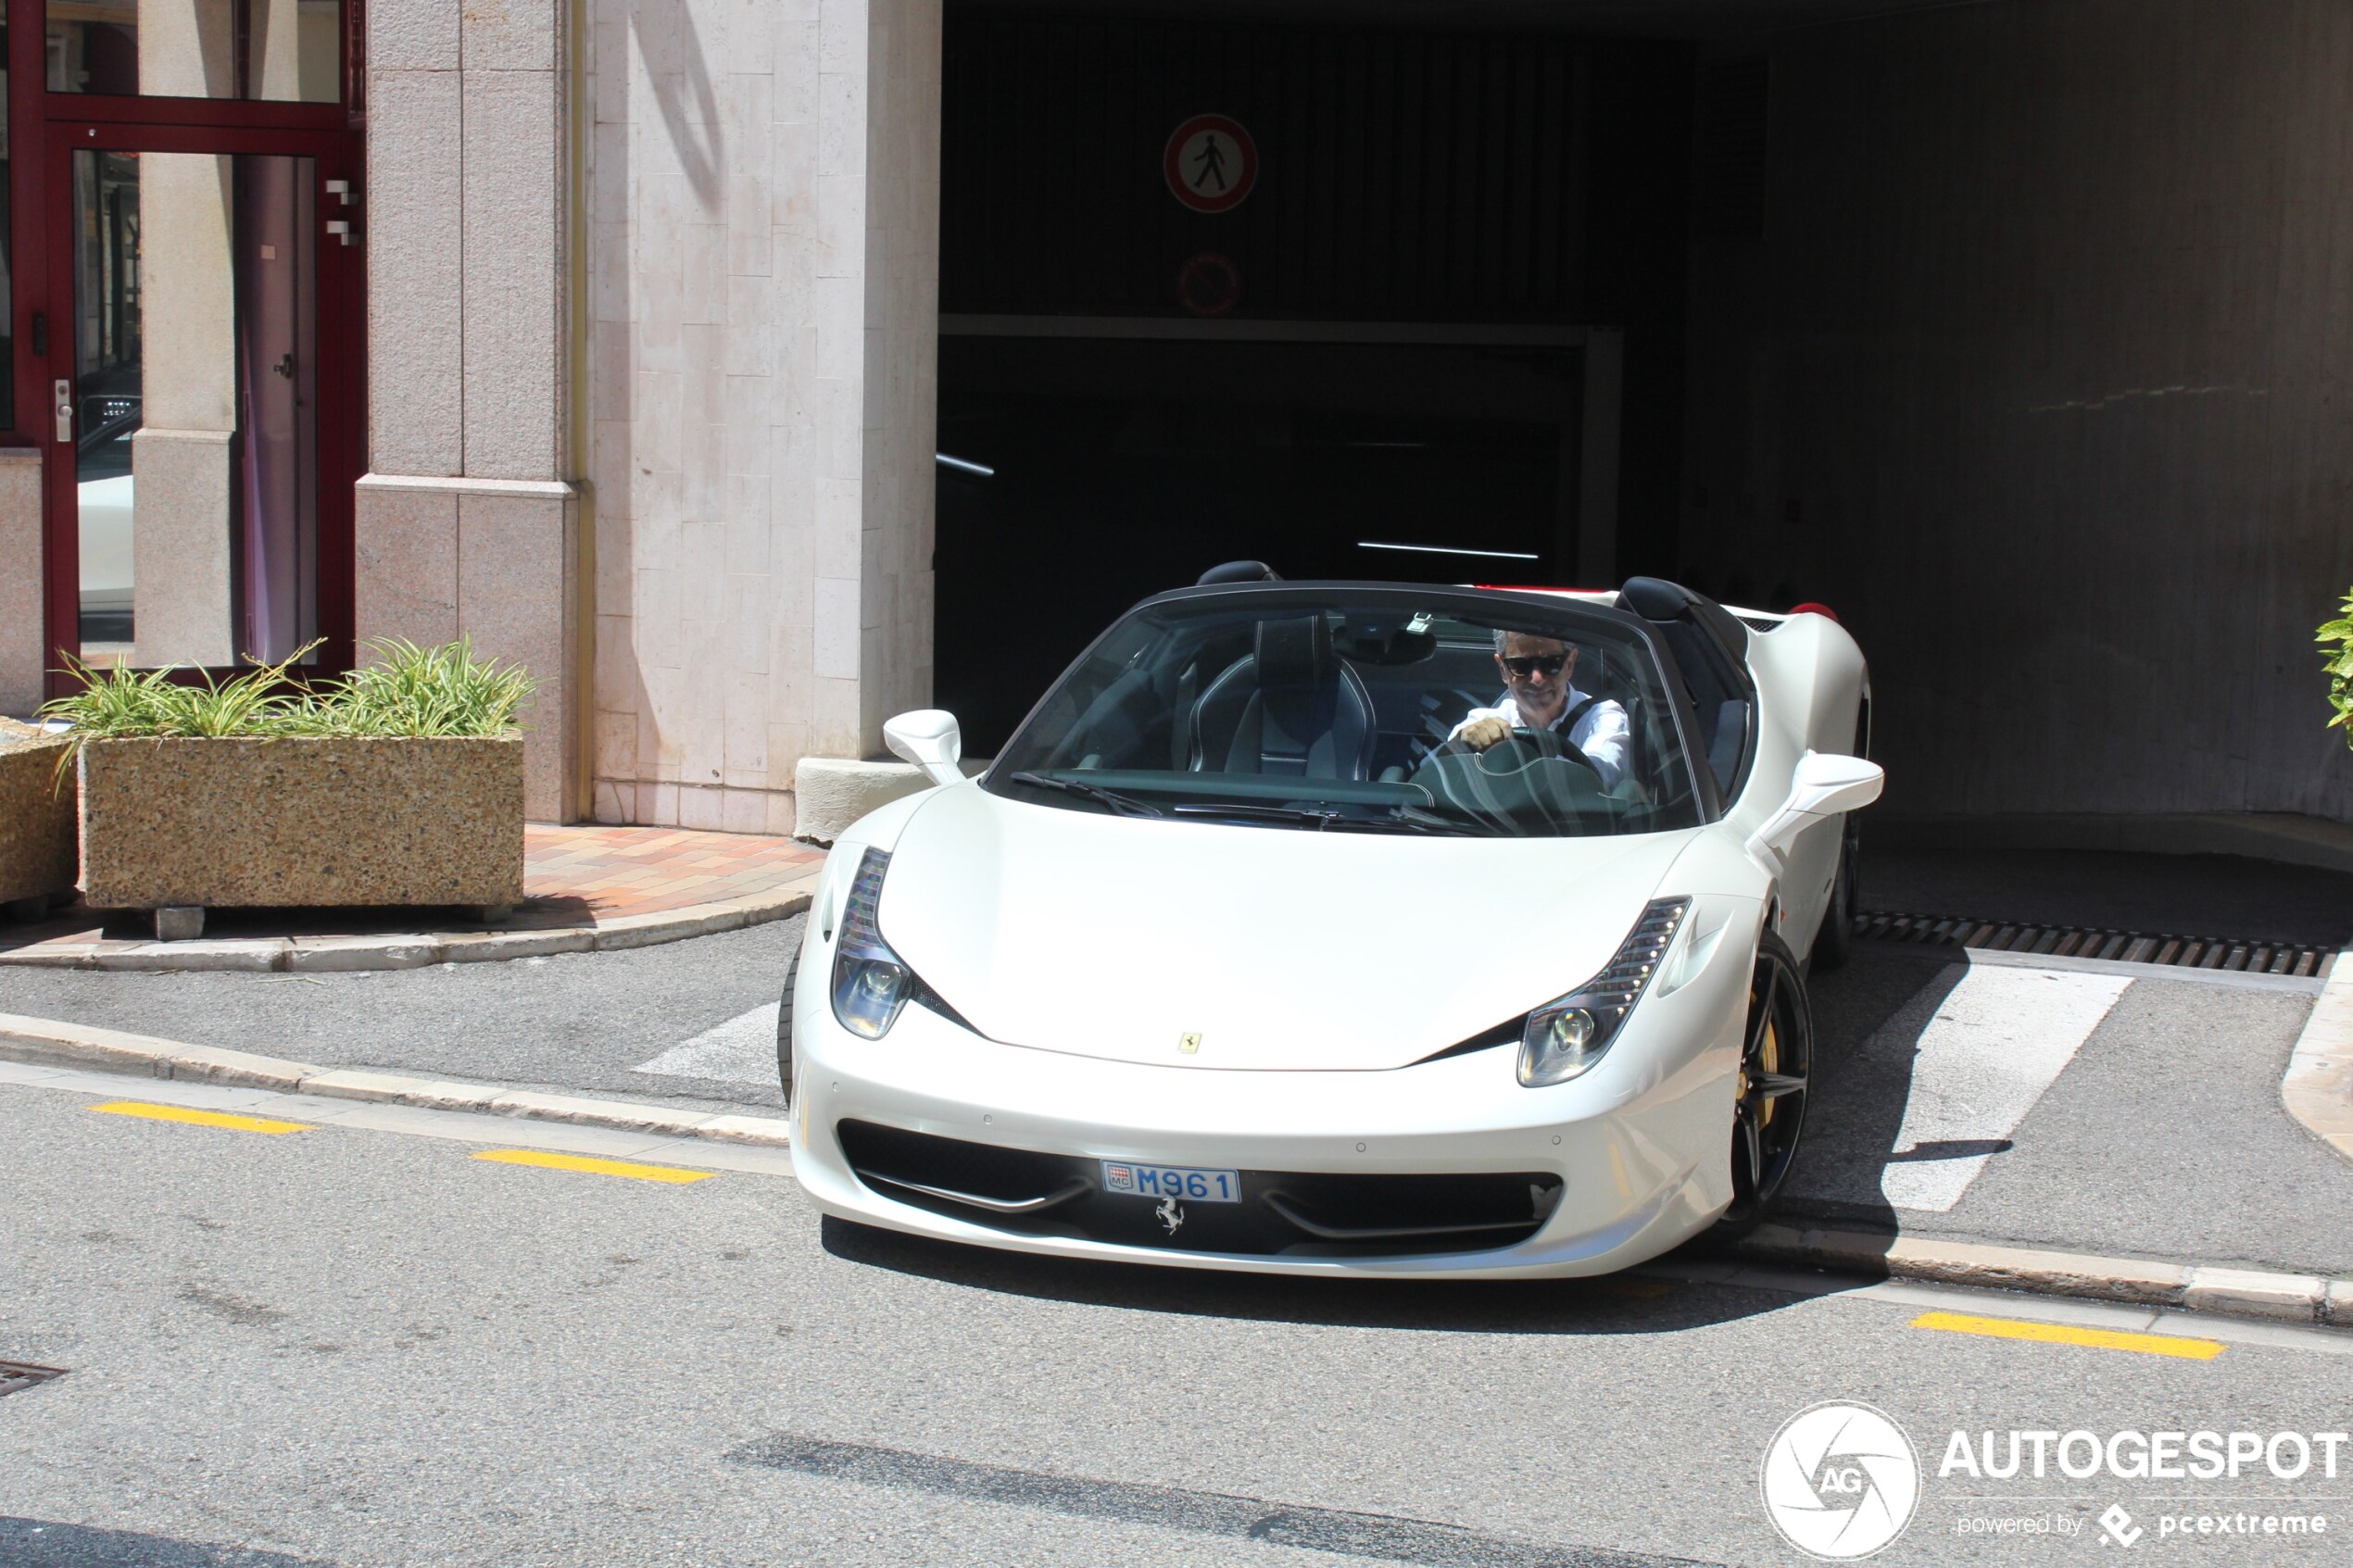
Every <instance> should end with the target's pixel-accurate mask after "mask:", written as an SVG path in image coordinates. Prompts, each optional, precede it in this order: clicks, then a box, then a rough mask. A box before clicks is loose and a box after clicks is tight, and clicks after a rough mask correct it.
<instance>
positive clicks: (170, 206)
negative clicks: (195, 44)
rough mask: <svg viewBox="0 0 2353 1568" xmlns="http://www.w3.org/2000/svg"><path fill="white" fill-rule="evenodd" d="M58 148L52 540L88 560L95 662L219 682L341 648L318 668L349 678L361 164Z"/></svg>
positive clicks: (87, 608)
mask: <svg viewBox="0 0 2353 1568" xmlns="http://www.w3.org/2000/svg"><path fill="white" fill-rule="evenodd" d="M60 140H62V141H63V142H64V143H65V145H63V146H62V147H60V148H58V149H57V150H58V153H59V157H60V161H61V162H62V163H63V164H64V166H65V167H64V168H62V169H54V166H53V169H54V172H55V173H56V175H57V176H58V183H57V187H56V190H57V197H58V199H59V201H60V204H61V205H63V206H65V207H68V208H69V210H68V211H67V212H66V213H64V214H61V216H62V217H65V218H66V219H67V221H66V222H64V223H62V224H60V225H59V226H58V230H57V232H58V233H59V234H60V235H61V236H62V243H61V244H60V245H58V246H57V250H56V251H53V257H52V265H53V272H52V278H53V281H54V282H62V284H63V285H64V286H63V288H62V289H55V288H53V294H52V297H53V299H55V298H56V295H57V294H59V293H66V294H69V295H70V299H69V301H68V300H64V299H56V303H57V305H58V306H59V307H61V308H60V309H59V311H58V319H59V320H62V321H64V322H66V323H68V331H69V335H70V343H69V345H60V346H64V347H67V348H68V350H69V352H68V354H66V355H56V356H53V359H52V368H53V369H57V370H68V369H69V371H70V374H69V375H62V374H61V375H60V377H59V379H58V381H57V386H56V388H55V389H54V390H55V393H56V396H57V432H56V436H57V440H56V445H55V446H54V447H53V453H54V454H55V455H54V457H53V459H52V469H51V472H52V476H53V482H52V485H51V496H52V518H51V538H52V541H53V544H54V545H56V546H63V545H67V544H68V543H69V544H70V548H71V550H72V552H73V555H74V558H75V560H76V567H75V573H76V578H75V581H76V588H77V598H76V602H75V605H74V607H73V608H74V615H73V620H72V624H73V627H74V630H75V632H76V634H77V637H78V641H79V654H80V657H81V658H82V659H84V660H86V661H87V662H90V663H92V664H130V665H132V666H135V667H137V668H141V669H154V668H160V667H166V666H175V667H190V668H195V669H213V670H219V669H224V668H229V667H233V666H235V665H237V664H240V663H242V662H243V661H245V659H256V660H259V661H261V662H265V663H271V662H276V661H278V660H280V659H285V658H287V657H289V656H290V655H292V654H293V653H295V652H296V650H297V649H299V648H301V647H303V646H305V645H307V644H309V643H311V642H313V641H315V640H320V639H322V638H323V639H324V640H325V643H326V646H324V647H322V648H321V650H320V651H319V653H318V654H314V655H312V656H311V658H312V659H313V660H318V659H321V658H323V659H324V660H325V661H326V662H327V663H328V664H329V665H330V666H337V665H342V664H346V663H347V662H348V659H349V646H350V621H349V593H348V585H349V581H350V566H349V541H350V506H351V485H352V483H353V482H354V481H355V480H356V479H357V478H358V477H359V420H360V410H359V349H360V341H359V334H360V318H361V310H362V306H361V295H360V280H359V263H358V255H359V252H358V248H357V246H356V245H351V244H350V243H349V241H350V240H351V239H353V238H354V237H355V233H356V230H357V227H358V225H357V222H356V218H357V213H356V210H355V209H354V207H352V205H351V203H350V200H349V198H350V197H351V195H352V194H354V192H355V191H356V185H355V183H354V172H353V171H352V170H351V169H348V168H346V167H341V165H342V164H343V163H344V162H345V161H346V159H347V158H348V156H349V155H348V153H347V151H346V149H345V148H344V147H342V146H339V145H335V144H334V143H336V142H338V141H339V140H340V139H338V138H327V139H323V140H326V141H328V142H329V143H330V144H329V145H327V146H323V147H322V146H320V145H318V143H319V142H320V141H321V140H322V139H321V138H317V137H313V136H303V135H298V134H297V135H293V136H289V135H286V134H283V133H277V132H198V131H195V130H182V131H177V132H165V131H162V130H160V129H158V128H154V127H123V128H117V129H114V130H112V131H109V130H108V129H107V128H104V127H94V128H90V133H89V134H87V135H85V136H83V137H82V139H81V144H78V145H77V144H74V142H73V139H71V138H61V139H60ZM109 141H114V142H119V143H120V144H119V145H107V142H109ZM305 143H308V144H309V145H304V144H305ZM63 359H69V366H61V365H59V364H58V363H57V362H58V361H59V360H63Z"/></svg>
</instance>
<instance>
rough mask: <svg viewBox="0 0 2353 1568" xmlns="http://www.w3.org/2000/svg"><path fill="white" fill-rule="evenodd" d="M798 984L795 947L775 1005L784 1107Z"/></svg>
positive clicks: (789, 1087)
mask: <svg viewBox="0 0 2353 1568" xmlns="http://www.w3.org/2000/svg"><path fill="white" fill-rule="evenodd" d="M803 941H804V942H805V941H806V938H804V939H803ZM799 983H800V947H799V946H798V945H797V946H795V947H794V948H793V950H792V960H791V961H790V962H789V963H787V964H786V965H785V994H784V997H783V998H782V999H781V1000H779V1001H778V1002H777V1004H776V1081H777V1083H778V1084H780V1085H782V1086H783V1088H784V1094H785V1103H786V1105H790V1104H791V1103H792V994H793V987H794V986H795V985H799Z"/></svg>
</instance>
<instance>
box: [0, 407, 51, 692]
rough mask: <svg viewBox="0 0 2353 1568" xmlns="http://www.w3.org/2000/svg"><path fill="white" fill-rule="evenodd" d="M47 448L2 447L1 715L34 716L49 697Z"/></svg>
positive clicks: (0, 483) (0, 533)
mask: <svg viewBox="0 0 2353 1568" xmlns="http://www.w3.org/2000/svg"><path fill="white" fill-rule="evenodd" d="M41 465H42V456H41V448H40V447H38V446H0V561H5V562H6V563H7V569H6V571H0V713H6V714H11V715H14V716H16V717H19V718H22V717H26V716H29V715H30V714H31V712H32V710H33V709H36V708H38V707H40V706H41V699H42V698H43V697H44V696H45V695H46V691H45V687H44V681H43V679H42V677H43V675H44V672H45V671H47V669H48V664H49V659H48V651H49V650H48V644H49V636H48V632H49V623H48V617H47V613H46V609H45V608H44V607H45V602H46V596H45V595H44V593H43V591H42V590H43V586H44V573H43V570H42V563H43V561H44V559H45V556H44V552H43V550H42V531H41V521H42V520H41Z"/></svg>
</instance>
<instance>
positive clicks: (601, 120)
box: [587, 0, 940, 832]
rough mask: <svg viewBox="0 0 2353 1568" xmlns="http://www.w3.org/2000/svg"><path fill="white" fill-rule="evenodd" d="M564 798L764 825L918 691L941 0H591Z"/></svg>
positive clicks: (779, 817)
mask: <svg viewBox="0 0 2353 1568" xmlns="http://www.w3.org/2000/svg"><path fill="white" fill-rule="evenodd" d="M589 6H590V15H591V19H592V31H593V44H592V53H591V57H590V72H589V78H588V83H589V84H588V96H589V99H590V105H591V110H590V112H591V114H592V117H593V118H592V121H591V123H592V126H593V131H592V140H591V144H590V147H589V155H588V161H589V168H590V177H589V184H588V188H589V193H590V194H589V198H588V199H589V210H588V225H587V245H588V257H587V266H588V281H589V291H590V293H589V316H590V320H589V325H588V358H589V376H588V381H589V385H590V387H591V392H590V397H591V408H590V409H589V413H590V416H591V419H590V429H591V434H590V452H589V460H588V471H589V474H590V477H591V479H592V481H593V483H594V489H595V495H596V537H595V553H596V560H597V582H596V617H597V621H596V649H597V654H596V670H595V709H596V711H595V720H594V751H593V773H594V780H595V783H594V794H593V799H592V808H593V810H594V813H595V815H596V817H597V818H598V820H599V821H606V822H661V823H673V822H674V823H681V824H684V825H686V826H691V827H708V828H727V829H733V830H738V831H767V832H787V831H790V829H791V827H792V825H793V800H792V795H791V790H792V784H793V777H794V769H795V766H796V764H797V763H798V762H799V759H800V758H802V757H804V756H833V757H862V756H866V755H869V754H872V753H875V752H876V751H878V750H879V749H880V745H881V724H882V721H883V720H884V719H885V718H887V717H888V716H889V715H890V714H891V713H893V712H897V711H900V710H902V709H909V708H916V707H921V706H922V705H923V704H924V703H925V701H926V700H928V696H929V692H930V684H931V670H930V664H931V646H930V644H931V574H930V564H929V563H930V556H931V535H932V451H933V407H934V390H933V385H934V370H933V367H934V362H935V333H936V332H937V309H938V304H937V300H938V288H937V259H936V257H937V234H938V218H937V212H938V124H939V119H938V114H939V110H938V78H939V27H940V10H939V0H771V3H763V4H760V5H743V4H724V3H720V0H589Z"/></svg>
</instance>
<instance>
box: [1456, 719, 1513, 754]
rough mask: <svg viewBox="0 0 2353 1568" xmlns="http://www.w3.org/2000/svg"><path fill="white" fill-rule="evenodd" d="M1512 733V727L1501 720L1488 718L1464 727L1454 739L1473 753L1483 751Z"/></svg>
mask: <svg viewBox="0 0 2353 1568" xmlns="http://www.w3.org/2000/svg"><path fill="white" fill-rule="evenodd" d="M1511 733H1512V727H1511V726H1510V725H1509V724H1506V723H1504V721H1502V720H1501V719H1497V718H1493V717H1489V718H1485V719H1481V720H1479V721H1478V722H1477V723H1474V724H1471V725H1468V726H1466V728H1465V729H1464V731H1463V733H1462V734H1458V735H1456V736H1455V737H1454V738H1455V739H1456V740H1457V741H1460V742H1461V743H1462V744H1463V745H1464V746H1467V747H1468V748H1469V749H1471V750H1473V751H1484V750H1486V749H1487V748H1488V747H1489V746H1493V745H1494V744H1495V743H1496V742H1497V741H1499V740H1503V739H1504V738H1505V737H1506V736H1508V735H1510V734H1511Z"/></svg>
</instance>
